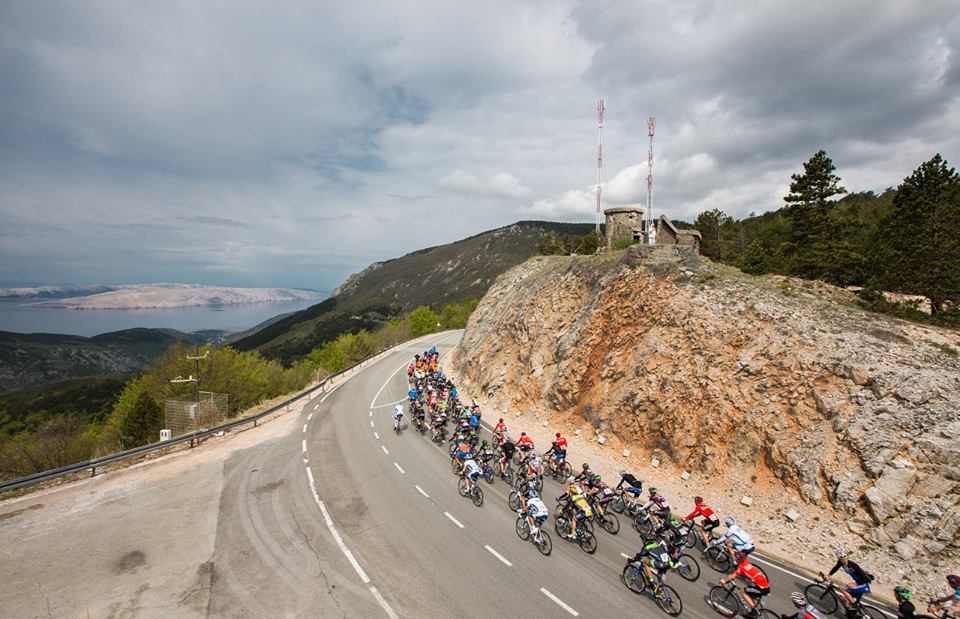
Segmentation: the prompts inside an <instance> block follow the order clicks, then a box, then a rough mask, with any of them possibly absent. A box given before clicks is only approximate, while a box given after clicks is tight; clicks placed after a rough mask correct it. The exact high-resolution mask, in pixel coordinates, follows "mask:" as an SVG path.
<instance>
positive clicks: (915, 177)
mask: <svg viewBox="0 0 960 619" xmlns="http://www.w3.org/2000/svg"><path fill="white" fill-rule="evenodd" d="M877 257H878V258H879V260H878V262H879V264H878V265H877V267H878V269H879V273H878V276H879V277H878V279H879V280H880V282H881V284H882V285H883V286H884V288H886V289H888V290H895V291H899V292H905V293H913V294H922V295H924V296H926V297H928V298H929V299H930V304H931V311H932V313H933V314H939V313H941V312H942V311H943V304H944V302H945V301H951V302H953V303H958V302H960V176H958V174H957V171H956V170H954V169H953V168H951V167H950V166H949V165H948V164H947V162H946V161H945V160H944V159H943V158H942V157H940V155H939V154H937V155H935V156H934V157H933V158H932V159H930V161H927V162H925V163H923V164H921V165H920V167H919V168H917V169H916V170H914V172H913V174H911V175H910V176H908V177H907V178H906V179H904V181H903V183H902V184H901V185H900V187H899V188H898V190H897V195H896V197H894V199H893V211H892V212H891V213H890V215H889V216H888V217H886V218H885V219H884V221H883V223H882V224H881V226H880V232H879V247H878V252H877Z"/></svg>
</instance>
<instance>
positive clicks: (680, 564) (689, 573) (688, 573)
mask: <svg viewBox="0 0 960 619" xmlns="http://www.w3.org/2000/svg"><path fill="white" fill-rule="evenodd" d="M673 561H674V562H675V563H676V564H677V566H676V567H675V568H673V569H674V570H676V571H677V574H680V578H682V579H684V580H687V581H689V582H694V581H695V580H697V579H698V578H700V564H699V563H697V560H696V559H694V558H693V557H691V556H690V555H688V554H687V553H685V552H681V553H677V554H674V556H673Z"/></svg>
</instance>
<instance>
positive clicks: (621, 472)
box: [617, 469, 627, 477]
mask: <svg viewBox="0 0 960 619" xmlns="http://www.w3.org/2000/svg"><path fill="white" fill-rule="evenodd" d="M617 474H618V475H620V477H623V476H624V475H626V474H627V471H626V469H620V472H619V473H617Z"/></svg>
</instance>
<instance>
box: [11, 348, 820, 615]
mask: <svg viewBox="0 0 960 619" xmlns="http://www.w3.org/2000/svg"><path fill="white" fill-rule="evenodd" d="M459 337H460V333H459V332H451V333H447V334H441V335H439V336H435V337H433V338H431V339H430V341H421V342H419V343H416V344H409V345H406V346H402V347H399V348H398V349H395V350H394V351H392V352H390V353H388V354H386V355H384V356H383V357H382V358H381V359H379V360H377V361H376V362H374V363H371V364H370V365H369V366H368V367H366V368H365V369H363V370H362V371H360V372H358V373H357V374H356V375H355V376H353V377H351V378H350V379H349V380H347V381H345V382H343V383H341V384H340V385H339V386H338V387H337V388H336V389H334V390H333V391H330V392H327V393H325V394H322V395H318V396H317V397H315V398H313V399H311V400H310V401H309V402H307V403H306V404H305V405H304V406H303V410H302V412H301V413H299V414H296V413H290V414H288V415H285V416H283V417H281V418H280V419H279V420H275V421H272V422H271V423H269V424H267V425H266V426H264V427H261V428H259V429H257V430H254V431H251V432H245V433H242V434H241V435H240V436H239V437H236V438H232V439H230V440H232V441H234V442H233V443H231V444H232V445H233V447H232V448H230V449H226V447H224V448H222V449H221V448H218V447H216V446H214V447H211V446H209V445H207V446H204V448H203V449H200V450H193V451H191V452H188V453H187V454H186V455H181V456H175V457H173V458H169V459H165V462H160V463H154V464H151V465H149V466H148V467H143V468H142V469H140V471H141V472H140V473H138V472H137V471H127V472H123V473H117V474H113V475H112V476H109V475H108V476H104V477H103V478H96V479H94V480H91V481H89V482H87V483H86V484H85V485H77V486H75V487H73V488H72V489H71V488H67V489H62V490H60V491H53V492H48V493H45V494H39V495H38V497H36V498H27V499H20V500H17V501H16V502H8V503H6V504H3V505H0V538H2V539H3V540H4V543H3V544H2V545H0V605H2V607H3V608H4V609H5V613H4V614H5V615H7V616H15V617H33V616H90V617H152V616H157V617H161V616H162V617H169V616H178V617H194V616H196V617H201V616H215V617H336V616H343V617H355V616H367V617H375V616H384V615H387V616H391V617H393V616H401V617H435V616H448V615H451V614H453V615H459V616H464V617H480V616H491V615H506V614H508V613H510V614H515V613H522V614H524V615H527V616H535V617H569V616H571V615H573V616H585V617H586V616H600V615H606V616H609V615H624V614H632V615H639V616H642V617H657V616H664V617H665V616H666V615H664V614H662V613H661V612H660V610H659V609H658V608H657V607H656V606H655V605H654V603H653V601H652V600H651V599H649V597H646V596H638V595H635V594H633V593H632V592H630V591H628V590H627V589H626V588H625V587H624V586H623V585H622V584H621V582H620V580H619V574H620V572H621V570H622V568H623V565H624V562H625V561H624V557H623V553H625V554H629V555H632V554H633V553H635V552H636V551H637V549H638V547H639V541H638V540H639V538H638V536H636V535H635V534H634V533H633V532H632V530H631V529H630V528H629V527H628V526H627V522H626V519H623V518H622V519H621V521H622V523H623V525H624V526H623V529H622V530H621V532H620V534H619V535H617V536H611V535H608V534H607V533H605V532H603V531H600V530H598V532H597V535H598V540H599V548H598V550H597V552H596V554H595V555H592V556H588V555H586V554H584V553H583V552H582V551H581V550H580V549H579V548H578V547H576V546H575V545H573V544H571V543H568V542H566V541H564V540H561V539H559V538H558V536H556V535H553V554H552V555H551V556H549V557H543V556H541V555H540V553H539V552H537V550H536V548H534V547H533V545H532V544H530V543H528V542H524V541H521V540H520V539H519V538H518V537H517V536H516V533H515V532H514V523H515V520H516V515H515V514H514V513H513V512H511V511H510V510H509V509H508V508H507V506H506V498H507V493H508V489H507V487H506V486H505V485H504V484H503V483H502V482H501V481H500V480H497V481H496V483H495V484H494V485H492V486H489V485H487V484H485V483H483V484H482V487H483V490H484V494H485V499H486V500H485V502H484V505H483V506H482V507H480V508H477V507H474V506H473V504H472V503H471V502H470V501H469V500H467V499H464V498H461V497H460V496H459V494H458V493H457V489H456V478H455V477H454V476H453V475H452V474H451V473H450V470H449V460H448V458H447V456H446V450H445V448H439V447H437V446H435V445H433V444H432V443H431V442H430V441H429V439H428V438H426V437H421V436H419V435H418V434H417V433H416V432H414V431H413V430H412V429H409V430H407V431H405V432H402V433H401V434H400V435H396V434H394V433H393V431H392V420H391V419H390V412H391V409H392V405H393V403H394V402H396V401H398V400H402V399H404V398H405V394H406V391H407V384H406V375H405V372H404V371H403V369H404V368H405V367H406V364H407V363H408V362H409V360H410V359H411V358H412V356H413V354H414V353H416V352H419V351H421V350H423V349H424V348H427V347H429V346H430V345H431V344H436V345H437V347H438V349H439V350H440V351H441V352H442V353H445V352H447V351H449V349H450V348H451V347H452V346H453V345H454V344H456V342H457V341H458V339H459ZM571 451H572V452H573V453H574V454H575V453H576V445H573V446H572V447H571ZM144 470H149V471H152V473H150V478H149V479H145V480H139V481H138V479H139V478H137V477H136V476H137V475H140V476H142V475H143V472H142V471H144ZM561 491H562V490H561V488H560V486H559V485H557V484H555V483H553V482H551V481H548V482H547V486H546V488H545V491H544V495H545V501H546V502H547V504H548V505H551V504H552V500H553V497H554V496H555V495H557V494H559V493H560V492H561ZM549 530H550V531H551V533H552V524H551V526H550V529H549ZM693 554H694V556H697V557H698V558H699V553H697V552H696V551H694V553H693ZM764 567H765V569H766V571H767V573H768V575H769V576H770V577H771V581H772V587H773V591H774V593H773V594H772V596H771V598H772V599H771V600H770V602H769V607H771V608H772V609H773V610H776V611H785V610H787V609H788V608H790V605H789V601H788V595H789V593H790V592H791V591H793V590H797V589H801V590H802V589H803V587H804V586H806V584H807V582H806V581H804V580H803V579H802V577H800V576H799V575H796V574H793V573H792V571H793V570H789V571H784V570H782V569H780V568H777V567H774V566H772V565H771V564H769V563H767V564H765V565H764ZM701 568H702V570H703V573H702V575H701V577H700V580H699V581H698V582H696V583H688V582H686V581H684V580H682V579H680V578H679V577H678V576H676V575H673V576H672V577H671V578H670V584H671V585H673V586H674V587H675V588H676V589H677V590H678V591H679V592H680V596H681V597H682V599H683V603H684V612H683V615H682V616H684V617H711V618H713V617H719V615H717V614H716V613H715V612H714V611H713V610H712V609H711V608H710V607H708V606H707V605H706V603H705V601H704V600H705V595H706V593H707V591H708V589H709V587H710V586H711V585H712V584H714V583H715V582H716V580H717V579H718V577H719V574H717V573H716V572H713V571H712V570H711V569H710V568H709V567H707V566H706V564H705V563H704V562H703V561H701ZM11 610H12V612H11Z"/></svg>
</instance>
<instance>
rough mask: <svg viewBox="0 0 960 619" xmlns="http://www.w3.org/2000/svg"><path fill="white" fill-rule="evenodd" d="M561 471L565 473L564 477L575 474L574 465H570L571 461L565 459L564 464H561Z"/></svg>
mask: <svg viewBox="0 0 960 619" xmlns="http://www.w3.org/2000/svg"><path fill="white" fill-rule="evenodd" d="M560 472H561V474H562V475H563V479H566V478H567V477H570V476H571V475H573V467H571V466H570V463H569V462H567V461H566V460H564V462H563V464H561V465H560Z"/></svg>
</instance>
